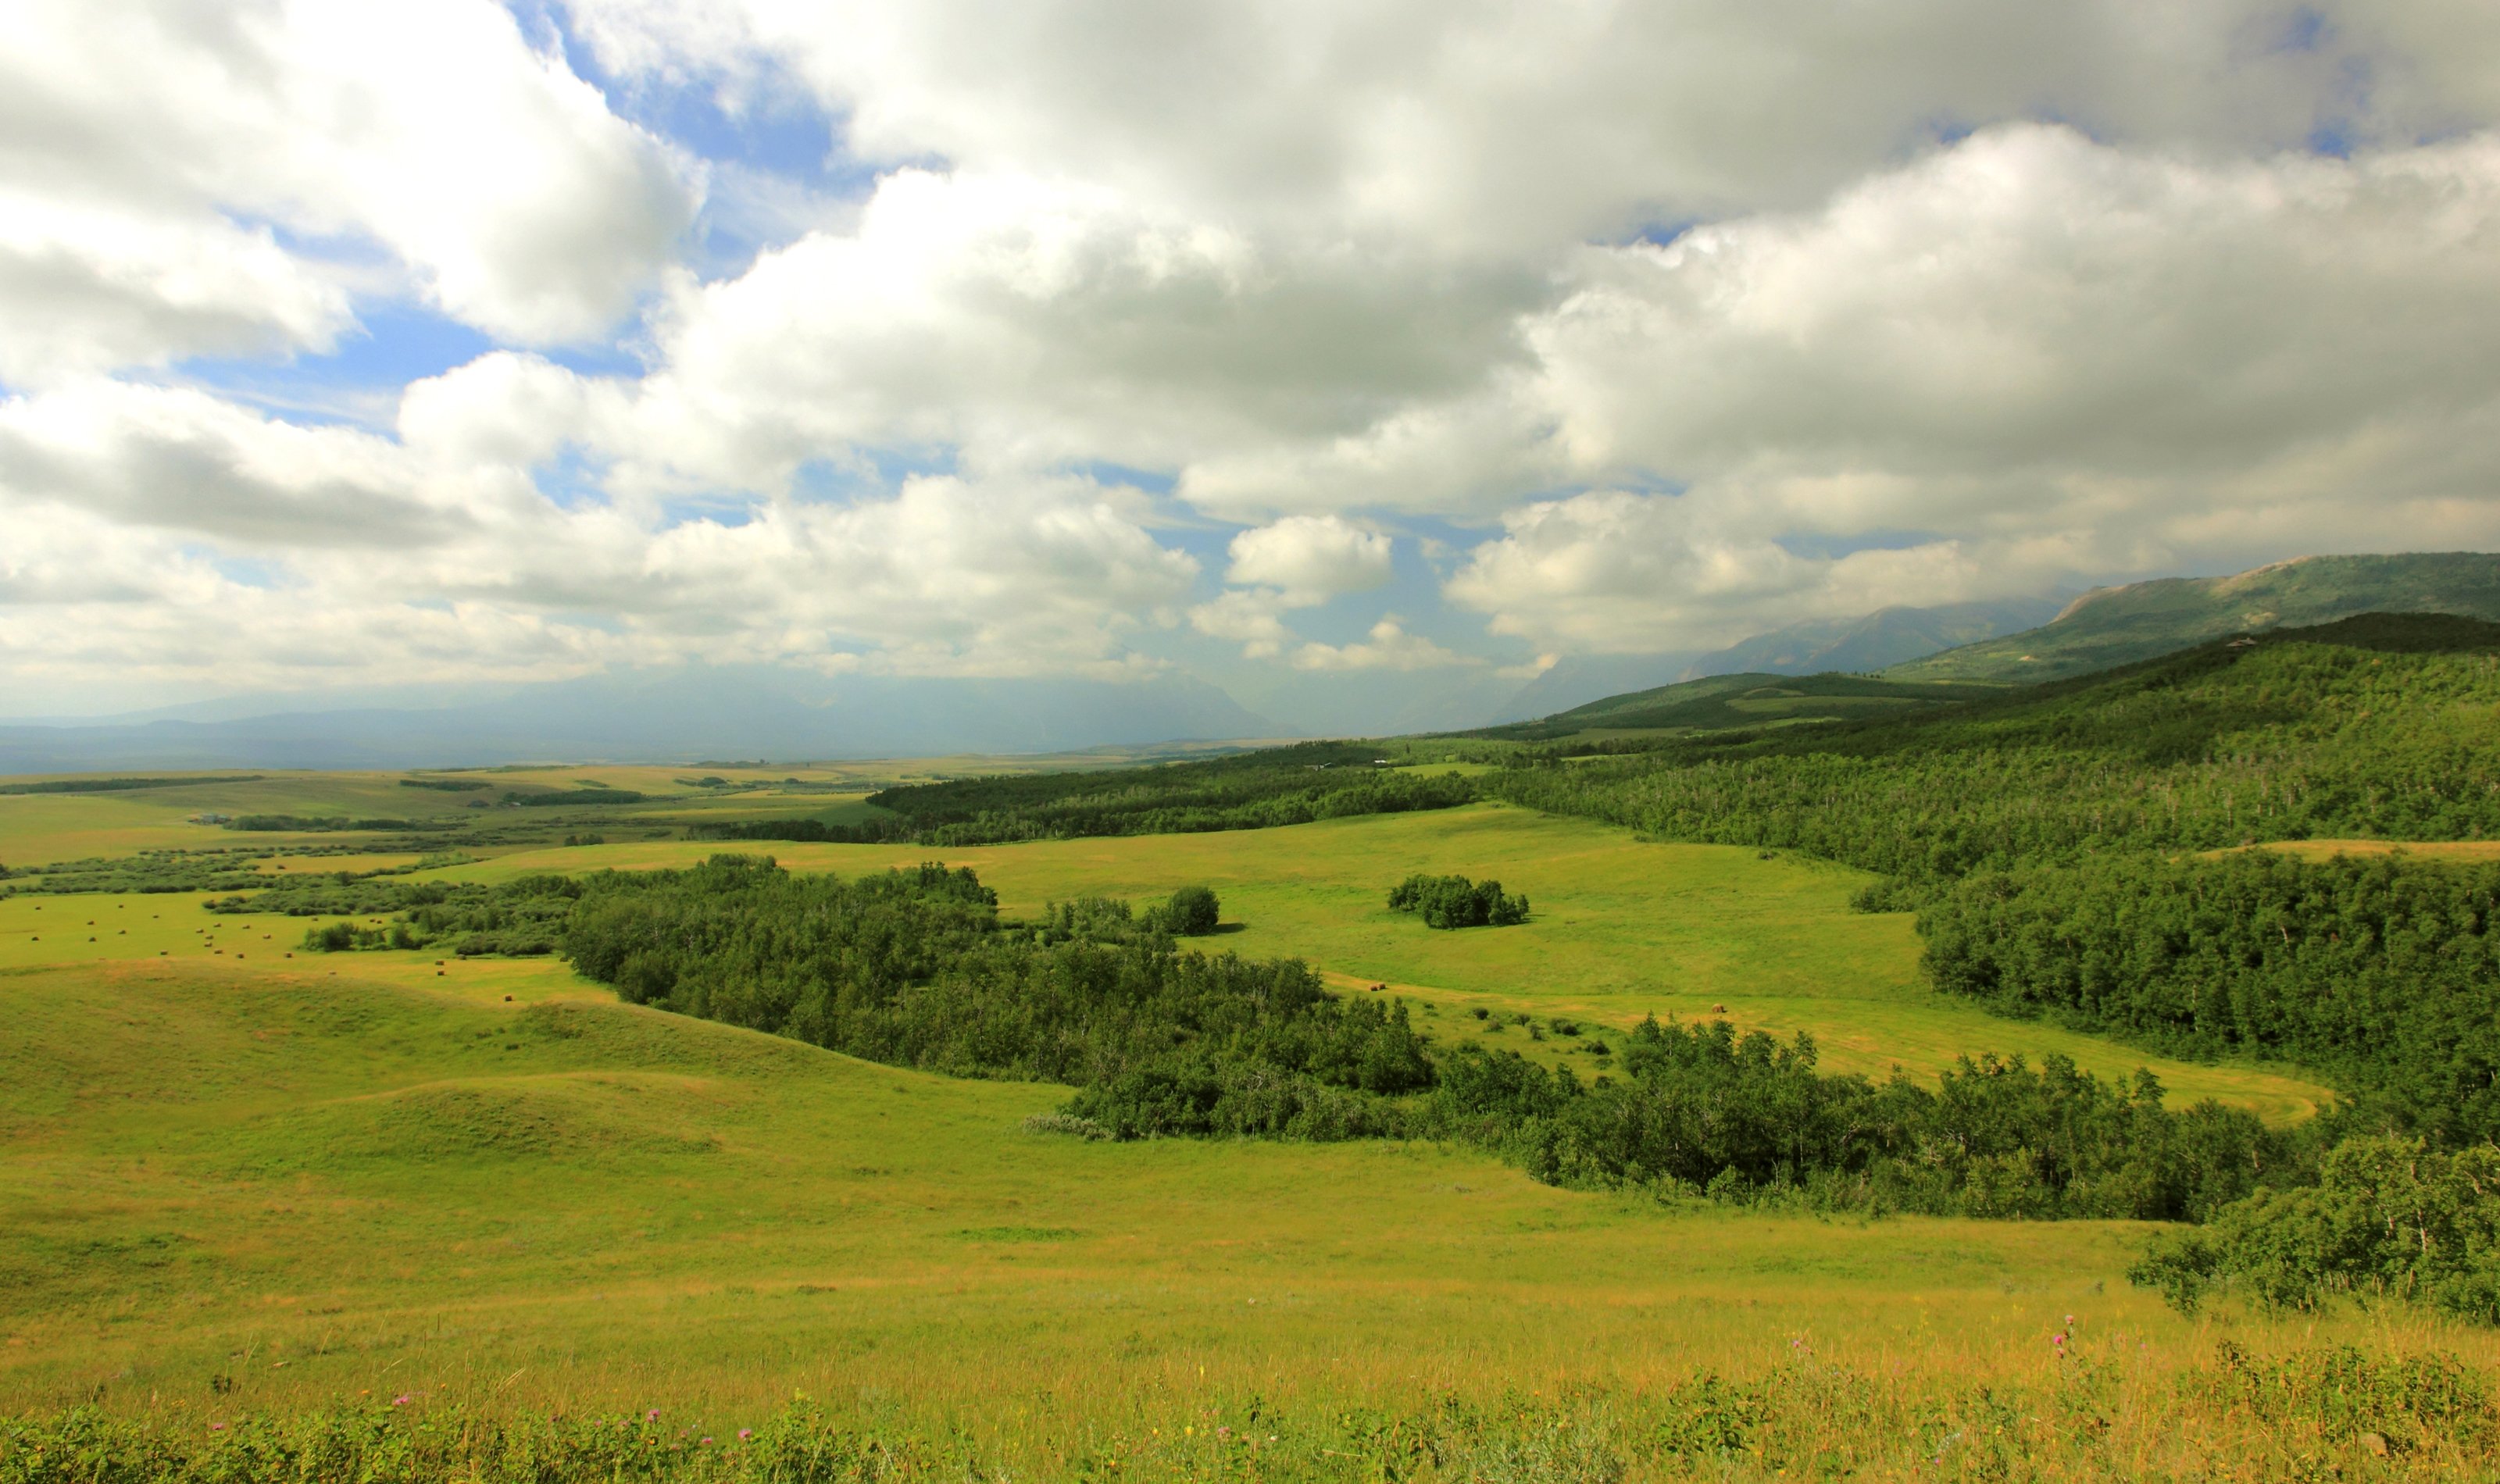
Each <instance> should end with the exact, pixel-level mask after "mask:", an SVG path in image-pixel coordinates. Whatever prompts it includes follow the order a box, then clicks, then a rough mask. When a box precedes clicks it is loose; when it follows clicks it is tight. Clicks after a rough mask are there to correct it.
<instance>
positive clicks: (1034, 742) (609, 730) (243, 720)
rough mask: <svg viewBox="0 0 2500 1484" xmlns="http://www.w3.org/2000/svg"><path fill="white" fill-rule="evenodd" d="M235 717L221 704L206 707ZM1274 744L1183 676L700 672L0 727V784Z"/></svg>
mask: <svg viewBox="0 0 2500 1484" xmlns="http://www.w3.org/2000/svg"><path fill="white" fill-rule="evenodd" d="M200 709H202V710H206V709H207V708H200ZM237 709H241V708H238V707H237V706H236V705H235V703H232V702H226V703H220V705H219V706H218V708H217V710H218V711H219V712H225V713H231V712H233V711H235V710H237ZM1278 734H1279V732H1278V728H1277V727H1276V726H1275V725H1274V724H1273V723H1271V722H1269V721H1267V720H1266V719H1265V718H1262V717H1259V716H1255V715H1253V714H1251V713H1250V712H1248V711H1246V710H1243V709H1242V708H1241V707H1240V706H1239V705H1237V704H1235V703H1234V700H1233V698H1232V697H1231V696H1229V695H1226V694H1224V693H1223V692H1222V691H1219V690H1217V689H1216V688H1214V687H1213V686H1209V685H1205V684H1202V683H1201V682H1199V681H1195V680H1189V679H1185V678H1174V677H1162V678H1156V679H1151V680H1144V681H1137V682H1133V683H1116V682H1110V681H1087V680H1069V679H1064V678H1062V679H1050V680H951V679H931V678H925V677H897V676H865V675H855V676H834V677H819V676H813V675H808V674H805V673H803V672H794V671H788V670H779V669H769V668H762V667H757V668H707V667H700V666H697V667H689V668H685V669H678V670H666V671H657V672H648V671H643V672H633V673H626V674H616V675H604V676H593V677H588V678H584V679H579V680H569V681H561V682H555V683H551V684H546V685H534V686H521V687H516V688H514V689H512V690H510V691H509V692H508V693H506V694H502V695H498V696H492V697H488V698H481V699H473V700H468V701H464V702H460V703H455V704H450V705H439V706H430V707H421V708H420V707H407V706H402V707H382V706H368V707H359V708H351V709H326V710H300V709H298V710H289V709H282V708H281V709H277V710H274V711H271V712H268V713H265V714H261V715H243V716H238V715H232V714H225V715H217V714H212V715H210V716H208V717H205V718H203V717H196V716H179V715H177V716H166V715H163V714H158V715H156V716H153V717H133V718H116V719H110V720H105V721H100V722H77V723H65V724H58V725H49V726H0V773H48V772H82V771H93V770H97V769H114V768H142V767H146V768H218V767H301V768H404V767H456V766H475V765H480V764H490V763H498V762H522V761H537V760H543V759H550V758H563V759H567V760H606V759H619V760H622V759H635V760H650V761H677V760H683V761H691V760H697V759H700V758H770V759H773V760H776V761H778V760H791V761H797V760H803V759H807V758H907V757H929V756H943V755H949V754H959V753H1044V752H1064V751H1074V750H1078V749H1083V748H1089V747H1099V746H1106V745H1114V744H1139V743H1151V742H1167V741H1180V740H1191V739H1213V738H1241V737H1272V736H1276V735H1278Z"/></svg>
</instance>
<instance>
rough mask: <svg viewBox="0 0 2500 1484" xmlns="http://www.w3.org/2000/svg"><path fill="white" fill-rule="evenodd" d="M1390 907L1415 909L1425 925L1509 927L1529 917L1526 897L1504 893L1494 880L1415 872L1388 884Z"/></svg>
mask: <svg viewBox="0 0 2500 1484" xmlns="http://www.w3.org/2000/svg"><path fill="white" fill-rule="evenodd" d="M1389 910H1390V911H1392V912H1411V913H1414V914H1416V915H1417V916H1419V917H1421V918H1422V919H1424V925H1425V926H1427V927H1451V928H1455V927H1509V926H1512V925H1513V924H1516V923H1520V922H1525V921H1527V920H1528V898H1526V897H1524V896H1510V895H1507V894H1505V893H1504V892H1503V891H1502V889H1501V883H1499V882H1497V881H1488V882H1481V883H1479V882H1471V881H1469V880H1467V879H1466V878H1465V877H1464V876H1425V875H1421V874H1417V875H1414V876H1409V877H1407V878H1406V879H1405V880H1404V881H1402V882H1399V883H1398V885H1397V886H1396V887H1392V888H1391V890H1390V892H1389Z"/></svg>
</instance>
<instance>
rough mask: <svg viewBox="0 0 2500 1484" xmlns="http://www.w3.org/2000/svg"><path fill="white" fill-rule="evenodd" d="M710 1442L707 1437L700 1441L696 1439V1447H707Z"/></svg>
mask: <svg viewBox="0 0 2500 1484" xmlns="http://www.w3.org/2000/svg"><path fill="white" fill-rule="evenodd" d="M710 1442H711V1439H710V1438H708V1437H706V1438H701V1439H698V1440H697V1443H696V1446H698V1447H702V1446H707V1445H708V1444H709V1443H710Z"/></svg>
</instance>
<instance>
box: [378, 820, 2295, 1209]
mask: <svg viewBox="0 0 2500 1484" xmlns="http://www.w3.org/2000/svg"><path fill="white" fill-rule="evenodd" d="M557 880H559V879H554V878H550V879H546V880H545V881H544V882H530V881H525V882H515V883H512V884H510V885H508V886H505V887H494V888H469V887H457V888H453V890H454V891H459V892H465V891H469V890H473V889H476V890H486V891H489V892H490V894H491V896H492V901H491V902H490V903H489V905H493V906H497V907H501V908H504V909H506V910H509V911H511V912H513V913H515V914H520V913H527V912H535V911H539V910H542V909H543V908H544V907H546V906H548V905H550V904H558V903H560V904H561V906H562V907H564V908H565V909H566V912H565V916H564V919H563V920H562V922H561V925H560V931H559V932H558V934H557V936H558V938H559V941H560V943H561V947H562V950H563V952H564V953H565V955H566V956H567V957H568V958H569V959H571V961H572V962H573V964H574V965H575V967H576V968H577V969H578V970H579V971H580V972H581V973H583V974H584V975H586V976H588V977H589V978H592V979H595V980H598V981H600V982H601V983H604V984H613V985H614V986H615V987H616V989H617V991H618V993H619V994H620V995H622V996H623V997H624V998H626V999H628V1000H631V1001H634V1002H636V1003H641V1004H648V1005H655V1006H659V1007H661V1008H664V1009H668V1010H673V1011H676V1012H679V1013H682V1014H686V1015H695V1016H707V1017H710V1018H713V1019H718V1020H724V1021H728V1022H731V1023H734V1024H739V1025H745V1026H749V1027H751V1028H754V1029H757V1030H763V1031H769V1032H773V1033H775V1034H780V1035H786V1036H792V1037H795V1038H798V1039H800V1040H804V1041H807V1042H811V1043H813V1044H815V1045H818V1046H823V1047H828V1048H833V1049H837V1050H840V1051H845V1052H848V1053H850V1054H852V1055H857V1056H862V1057H866V1058H869V1059H871V1060H875V1061H881V1062H886V1063H889V1064H893V1065H899V1066H912V1067H923V1068H927V1069H930V1070H933V1071H939V1072H946V1073H950V1074H953V1075H956V1076H963V1077H992V1078H1013V1079H1030V1080H1039V1081H1060V1082H1067V1083H1070V1084H1072V1085H1074V1086H1075V1087H1076V1089H1077V1090H1076V1092H1075V1094H1074V1095H1073V1097H1072V1098H1071V1099H1070V1100H1069V1103H1068V1105H1067V1106H1066V1107H1065V1108H1064V1109H1063V1111H1062V1113H1060V1114H1059V1115H1058V1116H1057V1117H1056V1118H1055V1119H1053V1120H1051V1121H1052V1123H1053V1125H1054V1126H1056V1127H1060V1128H1064V1129H1067V1130H1069V1131H1071V1132H1076V1133H1080V1134H1085V1135H1088V1136H1093V1137H1106V1138H1117V1139H1138V1138H1150V1137H1174V1136H1181V1137H1283V1138H1304V1139H1352V1138H1367V1137H1424V1138H1435V1139H1448V1140H1454V1141H1459V1142H1464V1143H1466V1144H1469V1145H1477V1146H1480V1147H1483V1148H1487V1149H1489V1150H1493V1151H1496V1152H1497V1153H1498V1154H1500V1155H1501V1156H1502V1157H1504V1158H1507V1159H1509V1160H1511V1161H1513V1162H1515V1163H1517V1164H1519V1165H1520V1166H1522V1167H1523V1168H1525V1169H1527V1170H1529V1171H1530V1173H1532V1174H1533V1175H1535V1176H1536V1177H1537V1178H1540V1179H1545V1180H1548V1181H1553V1182H1556V1183H1563V1184H1571V1185H1585V1186H1610V1187H1637V1188H1644V1189H1653V1190H1659V1191H1662V1192H1664V1191H1682V1192H1686V1193H1690V1194H1694V1195H1702V1194H1707V1195H1709V1196H1711V1197H1715V1198H1718V1199H1722V1200H1734V1201H1760V1200H1789V1201H1796V1202H1801V1203H1808V1204H1813V1205H1818V1206H1825V1207H1832V1208H1847V1209H1858V1210H1865V1209H1889V1210H1923V1211H1938V1212H1958V1213H1966V1214H1972V1215H1982V1216H2032V1217H2055V1216H2134V1217H2174V1218H2187V1219H2195V1218H2198V1217H2201V1216H2202V1215H2204V1214H2205V1213H2207V1212H2209V1211H2211V1210H2216V1209H2218V1208H2220V1207H2222V1206H2224V1205H2227V1204H2228V1203H2230V1202H2232V1201H2235V1200H2238V1199H2240V1198H2241V1197H2243V1196H2245V1195H2247V1194H2249V1193H2250V1192H2252V1191H2253V1190H2255V1189H2257V1188H2259V1187H2260V1186H2262V1185H2264V1184H2265V1183H2267V1182H2269V1181H2273V1180H2279V1179H2290V1178H2298V1177H2299V1175H2300V1174H2301V1173H2302V1170H2303V1165H2302V1159H2303V1157H2304V1156H2303V1154H2302V1151H2301V1147H2300V1146H2299V1145H2297V1144H2295V1143H2294V1142H2292V1141H2290V1140H2288V1139H2286V1137H2285V1136H2281V1135H2277V1134H2273V1133H2269V1132H2268V1131H2267V1130H2265V1129H2264V1128H2262V1127H2261V1126H2260V1125H2259V1124H2258V1123H2257V1122H2256V1120H2255V1119H2254V1118H2253V1117H2252V1116H2250V1115H2249V1114H2247V1113H2239V1112H2235V1111H2231V1110H2226V1109H2222V1108H2220V1107H2218V1106H2216V1105H2213V1104H2211V1103H2207V1104H2203V1105H2200V1106H2199V1107H2196V1108H2193V1109H2189V1110H2187V1111H2185V1112H2180V1113H2173V1112H2169V1111H2167V1110H2165V1109H2163V1108H2162V1106H2161V1092H2160V1087H2159V1085H2158V1084H2157V1083H2155V1081H2153V1080H2152V1078H2150V1077H2149V1076H2145V1075H2141V1074H2139V1076H2138V1078H2137V1079H2136V1080H2135V1081H2133V1082H2131V1083H2125V1084H2111V1083H2105V1082H2102V1081H2098V1080H2096V1079H2094V1078H2092V1077H2089V1076H2088V1075H2085V1074H2083V1073H2081V1072H2079V1071H2077V1070H2076V1069H2075V1068H2074V1067H2073V1066H2072V1065H2071V1064H2070V1063H2067V1062H2065V1061H2062V1060H2056V1059H2052V1060H2051V1061H2049V1062H2047V1063H2045V1064H2044V1065H2042V1066H2041V1067H2040V1068H2038V1069H2037V1070H2034V1069H2032V1068H2030V1067H2029V1066H2027V1065H2025V1064H2024V1063H2023V1062H2022V1061H2020V1060H2017V1061H2012V1062H1999V1061H1996V1060H1993V1059H1981V1060H1977V1061H1971V1062H1965V1063H1964V1064H1963V1065H1962V1066H1961V1067H1959V1068H1958V1069H1957V1070H1956V1071H1954V1072H1952V1073H1949V1074H1948V1075H1947V1076H1946V1077H1945V1079H1944V1080H1943V1082H1942V1085H1941V1086H1940V1087H1938V1088H1936V1089H1933V1090H1930V1089H1928V1088H1926V1087H1924V1086H1922V1085H1920V1084H1918V1083H1916V1082H1913V1081H1910V1080H1908V1079H1907V1078H1905V1077H1902V1076H1899V1075H1897V1074H1896V1075H1895V1076H1894V1077H1892V1078H1891V1079H1890V1080H1889V1081H1883V1082H1873V1081H1868V1080H1867V1079H1864V1078H1861V1077H1853V1076H1833V1075H1829V1074H1826V1073H1824V1072H1822V1071H1820V1070H1819V1069H1818V1068H1817V1066H1816V1062H1815V1050H1814V1046H1813V1043H1812V1042H1811V1041H1810V1040H1809V1039H1807V1038H1804V1037H1799V1038H1798V1039H1797V1040H1796V1041H1795V1042H1793V1043H1791V1044H1788V1045H1780V1044H1777V1043H1774V1042H1773V1041H1772V1040H1771V1039H1770V1038H1769V1037H1767V1036H1763V1035H1760V1034H1753V1035H1748V1036H1744V1037H1738V1036H1737V1035H1736V1034H1735V1032H1734V1031H1733V1030H1732V1029H1731V1028H1730V1027H1728V1026H1727V1024H1725V1023H1724V1022H1718V1023H1712V1024H1709V1025H1706V1026H1695V1027H1679V1026H1673V1025H1663V1026H1662V1025H1661V1024H1659V1023H1658V1022H1657V1021H1655V1020H1651V1021H1648V1022H1645V1023H1644V1024H1642V1025H1641V1026H1640V1027H1639V1028H1638V1029H1637V1030H1635V1031H1634V1032H1633V1033H1632V1035H1631V1036H1630V1037H1629V1038H1628V1041H1626V1042H1625V1043H1624V1045H1623V1046H1622V1048H1621V1066H1622V1070H1623V1072H1624V1073H1625V1077H1624V1078H1622V1079H1620V1080H1618V1079H1615V1078H1612V1077H1606V1076H1600V1077H1598V1078H1596V1079H1595V1080H1594V1081H1588V1082H1583V1081H1581V1080H1580V1079H1579V1078H1578V1077H1577V1076H1575V1075H1574V1074H1573V1073H1571V1072H1570V1071H1568V1070H1567V1069H1558V1070H1554V1071H1548V1070H1545V1069H1544V1068H1541V1067H1539V1066H1538V1065H1536V1064H1535V1063H1532V1062H1530V1061H1528V1060H1527V1059H1525V1058H1524V1057H1522V1056H1520V1055H1518V1054H1517V1053H1515V1052H1508V1051H1488V1050H1485V1049H1483V1048H1479V1047H1476V1046H1474V1045H1472V1044H1462V1045H1461V1046H1459V1047H1458V1048H1454V1049H1442V1048H1438V1047H1436V1046H1435V1045H1434V1044H1433V1042H1432V1040H1431V1038H1430V1037H1429V1036H1427V1035H1426V1034H1424V1033H1423V1032H1422V1031H1421V1030H1420V1029H1419V1028H1418V1026H1417V1025H1416V1023H1415V1021H1414V1019H1413V1018H1412V1016H1411V1015H1410V1013H1409V1010H1408V1007H1407V1006H1406V1005H1405V1004H1404V1003H1403V1002H1402V1001H1398V1000H1386V1001H1384V1000H1381V999H1377V998H1372V997H1369V996H1363V997H1341V996H1336V995H1332V994H1330V993H1329V992H1328V991H1327V990H1326V989H1325V988H1323V987H1322V985H1321V984H1320V982H1319V979H1318V976H1317V975H1315V974H1313V973H1312V972H1311V971H1310V969H1309V968H1307V967H1306V966H1305V965H1303V964H1302V963H1300V962H1299V961H1298V960H1293V959H1277V960H1270V961H1266V962H1250V961H1246V960H1243V959H1241V958H1239V957H1236V956H1234V955H1232V954H1223V955H1216V956H1209V955H1205V954H1201V953H1198V952H1189V951H1186V950H1184V949H1183V948H1181V946H1180V944H1179V941H1178V940H1177V939H1176V938H1175V937H1174V936H1173V928H1174V925H1175V923H1178V922H1182V921H1185V920H1188V919H1192V918H1193V917H1195V918H1197V919H1199V920H1203V919H1204V917H1211V916H1212V915H1213V908H1214V903H1213V900H1212V895H1213V894H1212V893H1211V892H1208V893H1205V896H1204V898H1203V900H1204V902H1205V909H1206V910H1205V912H1204V914H1203V915H1200V914H1198V913H1197V911H1196V904H1197V903H1198V902H1200V901H1201V897H1200V896H1199V892H1200V891H1201V890H1202V889H1203V888H1184V890H1183V891H1182V892H1179V893H1176V894H1175V897H1176V899H1175V900H1174V901H1172V902H1167V903H1163V904H1159V905H1157V906H1155V907H1153V908H1151V909H1148V910H1146V911H1144V912H1138V911H1135V910H1133V909H1132V908H1131V907H1130V906H1129V905H1128V904H1126V903H1123V902H1117V901H1109V900H1102V899H1085V900H1079V901H1074V902H1065V903H1058V904H1054V905H1053V906H1052V907H1051V908H1050V909H1049V910H1048V911H1047V912H1045V913H1044V914H1043V915H1042V916H1041V917H1040V918H1039V919H1036V920H1034V921H1015V920H1009V919H1002V918H1001V917H1000V916H999V913H998V903H997V898H996V895H995V893H993V892H992V891H990V890H989V888H987V887H983V886H982V885H981V884H980V882H979V880H978V879H977V878H976V877H975V876H974V875H973V874H972V873H971V872H970V871H968V870H951V871H950V870H948V869H946V868H945V867H943V866H939V865H923V866H920V867H918V868H916V869H913V870H907V871H896V872H888V873H885V874H882V875H868V876H859V877H853V878H849V879H841V878H836V877H831V876H806V877H802V876H794V875H791V874H790V873H788V872H786V871H783V870H781V869H780V868H779V867H778V866H776V865H775V864H774V863H773V861H772V860H770V859H769V858H761V857H750V856H738V855H721V856H715V857H713V858H712V859H711V860H710V861H708V862H707V863H706V864H704V865H701V866H697V867H693V868H690V869H687V870H682V871H653V872H640V873H633V874H624V873H616V872H607V873H602V874H599V875H595V876H591V877H587V878H584V879H582V880H581V881H579V882H578V883H567V884H566V885H565V887H556V886H554V885H553V883H554V882H555V881H557ZM567 888H569V889H570V891H571V892H572V893H574V894H572V895H566V894H565V891H566V889H567ZM467 905H470V904H468V903H466V902H455V901H450V900H446V901H444V902H442V903H433V904H427V905H424V906H419V907H415V908H412V909H411V910H410V911H409V912H408V913H407V914H405V915H404V917H403V919H401V921H399V922H394V923H393V924H392V925H391V927H390V928H388V929H378V928H374V927H371V926H368V927H365V928H362V929H359V928H356V927H354V926H352V925H349V926H348V929H347V933H346V936H347V937H348V938H349V939H351V940H359V941H361V939H362V937H363V936H364V935H368V934H375V933H378V934H379V935H380V941H382V942H385V943H387V942H388V941H390V934H391V933H392V932H394V931H397V930H398V929H399V928H400V927H401V926H402V925H405V926H407V927H409V928H410V929H411V932H414V931H422V930H426V924H427V923H428V922H430V921H434V920H437V919H434V918H432V917H430V916H429V915H430V914H434V913H439V912H443V911H444V910H447V909H451V908H454V907H462V906H467ZM1573 1028H1574V1029H1577V1027H1576V1026H1575V1027H1573Z"/></svg>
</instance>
